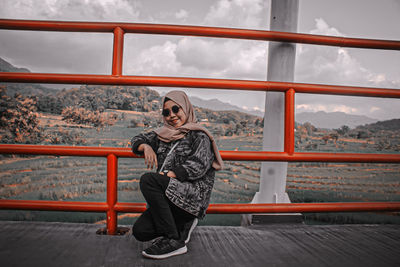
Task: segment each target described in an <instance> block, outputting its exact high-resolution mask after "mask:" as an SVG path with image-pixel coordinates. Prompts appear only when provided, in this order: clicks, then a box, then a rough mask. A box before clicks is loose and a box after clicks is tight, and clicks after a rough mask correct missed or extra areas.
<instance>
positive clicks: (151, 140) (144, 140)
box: [131, 131, 158, 155]
mask: <svg viewBox="0 0 400 267" xmlns="http://www.w3.org/2000/svg"><path fill="white" fill-rule="evenodd" d="M131 144H132V152H133V153H135V154H137V155H143V152H141V151H138V148H139V146H140V145H141V144H148V145H150V146H151V147H152V148H153V150H154V151H155V152H157V149H158V138H157V134H156V133H155V132H154V131H151V132H148V133H141V134H139V135H136V136H135V137H133V138H132V140H131Z"/></svg>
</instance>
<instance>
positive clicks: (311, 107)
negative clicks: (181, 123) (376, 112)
mask: <svg viewBox="0 0 400 267" xmlns="http://www.w3.org/2000/svg"><path fill="white" fill-rule="evenodd" d="M296 111H297V112H318V111H325V112H344V113H352V114H354V113H357V112H358V109H357V108H354V107H350V106H346V105H337V104H300V105H296Z"/></svg>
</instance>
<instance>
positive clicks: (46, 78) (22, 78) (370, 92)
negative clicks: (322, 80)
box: [0, 72, 400, 98]
mask: <svg viewBox="0 0 400 267" xmlns="http://www.w3.org/2000/svg"><path fill="white" fill-rule="evenodd" d="M0 81H1V82H10V83H16V82H18V83H52V84H54V83H59V84H63V83H65V84H98V85H132V86H135V85H137V86H156V87H159V86H163V87H189V88H213V89H231V90H248V91H277V92H286V91H288V90H289V89H294V90H295V91H296V93H305V94H329V95H351V96H366V97H384V98H400V90H398V89H394V88H392V89H390V88H389V89H383V88H374V87H358V86H336V85H325V84H306V83H288V82H270V81H249V80H228V79H207V78H183V77H159V76H127V75H118V76H114V75H94V74H93V75H90V74H50V73H21V72H0Z"/></svg>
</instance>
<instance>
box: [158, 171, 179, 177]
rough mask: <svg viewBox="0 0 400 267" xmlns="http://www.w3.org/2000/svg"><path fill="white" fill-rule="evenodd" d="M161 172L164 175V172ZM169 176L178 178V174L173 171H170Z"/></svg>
mask: <svg viewBox="0 0 400 267" xmlns="http://www.w3.org/2000/svg"><path fill="white" fill-rule="evenodd" d="M160 174H162V175H164V173H163V172H160ZM167 176H168V177H170V178H176V174H175V173H174V172H173V171H168V172H167Z"/></svg>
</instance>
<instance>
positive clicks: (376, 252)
mask: <svg viewBox="0 0 400 267" xmlns="http://www.w3.org/2000/svg"><path fill="white" fill-rule="evenodd" d="M98 228H99V226H98V225H93V224H73V223H46V222H4V221H3V222H0V240H1V241H0V262H1V266H207V267H211V266H223V265H229V267H233V266H241V267H242V266H296V267H298V266H318V267H320V266H374V267H375V266H400V225H303V224H283V225H282V224H280V225H279V224H274V225H265V226H252V227H233V226H228V227H227V226H200V227H197V228H196V230H195V231H194V233H193V236H192V240H191V242H190V243H189V244H188V253H187V254H185V255H181V256H177V257H172V258H169V259H165V260H149V259H145V258H143V257H142V256H141V251H142V250H143V248H144V247H146V246H147V244H144V243H141V242H137V241H136V240H135V239H134V238H133V237H132V236H129V235H126V236H105V235H96V234H95V232H96V230H97V229H98Z"/></svg>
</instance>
